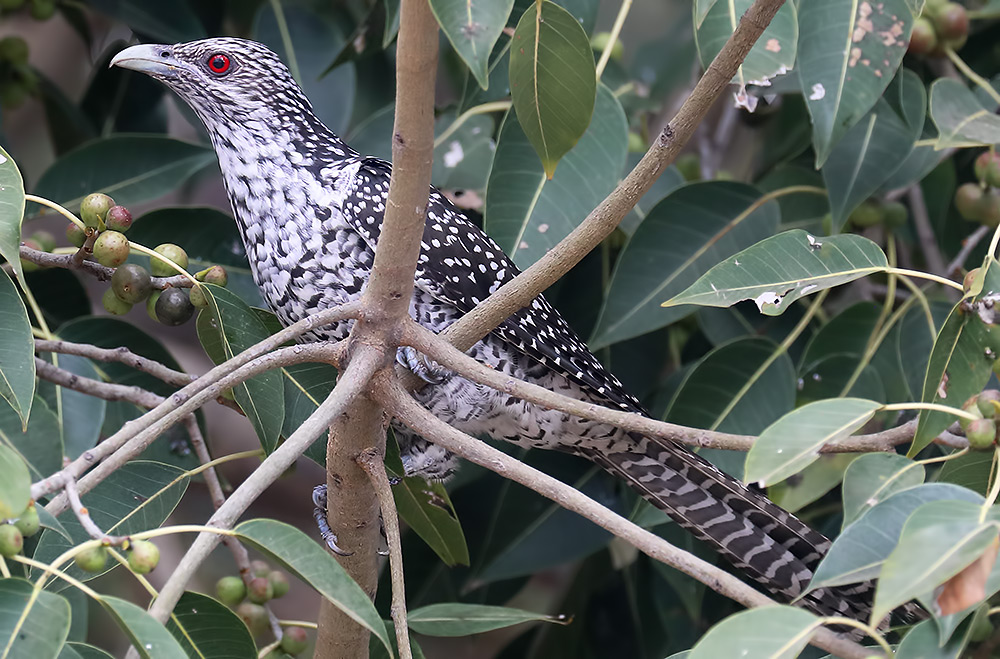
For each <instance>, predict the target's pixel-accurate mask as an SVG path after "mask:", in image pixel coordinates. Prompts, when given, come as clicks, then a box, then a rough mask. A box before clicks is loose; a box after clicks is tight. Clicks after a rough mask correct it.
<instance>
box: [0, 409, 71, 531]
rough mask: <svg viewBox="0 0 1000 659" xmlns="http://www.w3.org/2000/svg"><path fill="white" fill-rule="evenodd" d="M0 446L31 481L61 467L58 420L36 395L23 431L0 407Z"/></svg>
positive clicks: (18, 421)
mask: <svg viewBox="0 0 1000 659" xmlns="http://www.w3.org/2000/svg"><path fill="white" fill-rule="evenodd" d="M0 446H6V447H7V448H9V449H12V450H13V451H14V452H15V453H17V455H18V456H19V457H20V458H21V459H22V460H24V462H25V464H27V465H28V472H29V473H30V474H31V480H32V481H35V480H39V479H41V478H44V477H45V476H48V475H49V474H52V473H54V472H56V471H59V469H60V468H61V467H62V459H63V444H62V436H61V434H60V432H59V420H58V419H57V418H56V416H55V414H53V413H52V411H51V410H50V409H49V406H48V405H47V404H46V403H45V401H44V400H42V399H41V398H39V397H37V396H36V398H35V402H34V403H33V405H32V414H31V418H30V419H28V427H27V429H23V427H22V426H21V419H20V417H18V416H17V414H16V413H15V412H14V410H13V409H11V408H10V407H8V406H6V405H0ZM0 473H3V474H5V473H6V472H4V471H0ZM22 510H23V508H22ZM0 517H2V515H0Z"/></svg>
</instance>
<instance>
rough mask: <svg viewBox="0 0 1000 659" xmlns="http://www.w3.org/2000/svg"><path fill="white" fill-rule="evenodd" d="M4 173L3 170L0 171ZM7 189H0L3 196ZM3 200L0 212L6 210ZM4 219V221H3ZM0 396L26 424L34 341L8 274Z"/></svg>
mask: <svg viewBox="0 0 1000 659" xmlns="http://www.w3.org/2000/svg"><path fill="white" fill-rule="evenodd" d="M0 176H2V172H0ZM3 194H4V191H3V190H0V195H3ZM2 209H3V206H2V199H0V213H2V212H3V210H2ZM0 222H2V220H0ZM0 327H2V328H3V332H2V333H0V397H2V398H3V399H4V400H6V401H7V403H8V404H9V405H10V406H11V407H12V408H13V409H14V411H15V412H17V415H18V416H19V417H20V418H21V423H22V424H23V425H27V423H28V415H29V414H30V413H31V401H32V400H33V399H34V397H35V342H34V340H33V339H32V337H31V323H29V322H28V311H27V309H25V308H24V302H22V301H21V296H20V295H19V294H18V292H17V287H16V286H15V285H14V282H12V281H11V280H10V277H8V276H7V273H6V272H4V273H3V274H2V275H0Z"/></svg>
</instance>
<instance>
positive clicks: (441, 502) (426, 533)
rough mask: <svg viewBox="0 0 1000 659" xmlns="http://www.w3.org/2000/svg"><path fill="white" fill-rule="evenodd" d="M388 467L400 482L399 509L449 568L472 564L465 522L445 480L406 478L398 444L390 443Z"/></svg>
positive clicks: (394, 492)
mask: <svg viewBox="0 0 1000 659" xmlns="http://www.w3.org/2000/svg"><path fill="white" fill-rule="evenodd" d="M385 468H386V471H388V472H389V474H390V475H391V476H394V477H396V478H398V479H399V482H398V483H396V485H394V486H393V488H392V495H393V499H395V501H396V509H397V510H398V511H399V514H400V516H401V517H402V518H403V521H405V522H406V524H407V526H409V527H410V528H411V529H413V531H414V532H415V533H416V534H417V535H419V536H420V537H421V538H422V539H423V541H424V542H426V543H427V545H428V546H429V547H430V548H431V549H433V550H434V553H435V554H437V555H438V557H440V558H441V560H442V561H444V563H445V565H448V566H453V565H469V548H468V546H467V545H466V542H465V534H464V533H463V532H462V523H461V522H460V521H459V519H458V514H457V513H456V512H455V508H454V506H453V505H452V503H451V497H449V496H448V490H446V489H445V487H444V483H442V482H441V481H426V480H424V479H423V478H412V477H411V478H407V477H404V472H403V464H402V462H401V461H400V459H399V448H398V446H397V445H396V443H395V442H394V441H393V442H388V443H387V444H386V456H385Z"/></svg>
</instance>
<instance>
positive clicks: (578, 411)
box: [403, 323, 967, 453]
mask: <svg viewBox="0 0 1000 659" xmlns="http://www.w3.org/2000/svg"><path fill="white" fill-rule="evenodd" d="M403 343H404V344H405V345H409V346H412V347H414V348H416V349H417V351H419V352H420V353H422V354H424V355H427V356H428V357H429V358H430V359H432V360H434V361H435V362H437V363H438V364H440V365H441V366H444V367H445V368H448V369H450V370H452V371H454V372H455V373H458V374H459V375H461V376H462V377H464V378H468V379H470V380H472V381H474V382H478V383H479V384H484V385H486V386H488V387H490V388H492V389H496V390H497V391H502V392H504V393H507V394H510V395H512V396H516V397H517V398H521V399H523V400H526V401H529V402H531V403H535V404H536V405H541V406H543V407H546V408H549V409H556V410H559V411H561V412H566V413H568V414H572V415H574V416H579V417H583V418H585V419H590V420H591V421H598V422H600V423H607V424H609V425H613V426H617V427H619V428H621V429H623V430H630V431H634V432H639V433H642V434H644V435H648V436H650V437H659V438H662V439H667V440H672V441H675V442H680V443H682V444H688V445H691V446H698V447H703V448H714V449H724V450H729V451H749V450H750V448H751V447H752V446H753V443H754V441H756V437H754V436H752V435H734V434H730V433H724V432H717V431H710V430H702V429H700V428H689V427H687V426H680V425H677V424H675V423H668V422H666V421H658V420H656V419H651V418H649V417H646V416H643V415H641V414H636V413H634V412H623V411H622V410H617V409H612V408H609V407H603V406H601V405H597V404H594V403H587V402H584V401H581V400H577V399H575V398H570V397H568V396H564V395H562V394H559V393H556V392H554V391H551V390H549V389H546V388H544V387H540V386H538V385H536V384H533V383H530V382H524V381H523V380H518V379H517V378H514V377H511V376H508V375H505V374H503V373H500V372H499V371H496V370H494V369H491V368H489V367H487V366H484V365H483V364H480V363H479V362H477V361H476V360H474V359H473V358H471V357H469V356H468V355H466V354H465V353H462V352H459V351H458V350H456V349H455V348H454V346H452V345H451V344H449V343H447V342H446V341H444V340H443V339H441V338H440V336H438V335H435V334H434V333H433V332H431V331H430V330H428V329H426V328H424V327H421V326H420V325H417V324H416V323H411V324H409V325H408V327H407V328H406V331H405V332H404V334H403ZM916 429H917V422H916V420H913V421H910V422H907V423H904V424H903V425H900V426H896V427H895V428H890V429H888V430H883V431H882V432H878V433H873V434H868V435H852V436H851V437H846V438H844V439H841V440H838V441H836V442H831V443H829V444H826V445H824V446H823V447H821V448H820V452H822V453H862V452H874V451H889V450H892V449H893V448H894V447H896V446H898V445H900V444H905V443H906V442H908V441H910V440H912V439H913V435H914V433H915V432H916ZM945 439H947V441H941V443H944V444H947V445H949V446H952V445H954V443H955V440H954V439H953V438H951V436H949V437H948V438H945ZM958 443H959V444H960V445H961V446H967V444H965V443H964V442H962V441H961V440H959V442H958Z"/></svg>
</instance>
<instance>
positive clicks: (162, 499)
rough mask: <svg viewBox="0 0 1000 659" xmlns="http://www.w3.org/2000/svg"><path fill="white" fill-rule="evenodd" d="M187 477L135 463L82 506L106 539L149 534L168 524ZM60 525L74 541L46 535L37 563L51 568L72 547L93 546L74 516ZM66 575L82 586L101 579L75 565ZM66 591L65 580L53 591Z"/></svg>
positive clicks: (70, 514)
mask: <svg viewBox="0 0 1000 659" xmlns="http://www.w3.org/2000/svg"><path fill="white" fill-rule="evenodd" d="M184 473H185V472H184V471H182V470H180V469H178V468H177V467H173V466H171V465H166V464H162V463H159V462H148V461H145V460H134V461H132V462H129V463H127V464H125V465H124V466H123V467H121V468H120V469H118V470H117V471H116V472H114V473H113V474H111V475H110V476H108V478H106V479H105V480H104V481H102V482H101V483H99V484H98V485H97V486H96V487H95V488H94V489H93V490H91V491H90V492H88V493H86V494H84V495H83V496H82V497H81V500H82V501H83V505H84V506H86V507H87V510H89V511H90V516H91V518H92V519H93V520H94V523H95V524H97V526H98V528H100V529H101V530H102V531H104V532H105V533H108V534H111V535H131V534H133V533H139V532H140V531H148V530H150V529H155V528H157V527H159V526H160V525H161V524H163V522H164V521H165V520H166V519H167V517H168V516H169V515H170V513H171V512H173V510H174V507H176V506H177V503H178V502H179V501H180V499H181V497H182V496H183V495H184V491H185V490H186V489H187V482H188V479H187V477H186V476H185V475H184ZM58 520H59V522H60V523H61V524H62V525H63V528H64V529H65V532H66V533H68V534H69V535H70V537H71V538H72V540H71V541H67V540H66V538H65V537H63V535H62V534H60V533H58V532H57V531H50V530H46V531H44V532H43V533H42V535H41V538H39V540H38V547H37V548H36V549H35V556H34V558H35V559H36V560H39V561H42V562H43V563H49V562H51V561H53V560H54V559H55V558H56V557H58V556H60V555H61V554H62V553H63V552H64V551H66V550H67V549H69V548H70V547H73V546H75V545H78V544H80V543H81V542H84V541H86V540H90V535H89V534H88V533H87V532H86V531H85V530H84V529H83V527H82V526H80V522H79V521H78V520H77V518H76V515H74V514H73V511H72V510H66V511H64V512H63V513H62V514H61V515H59V517H58ZM115 565H117V563H116V562H115V561H108V566H107V569H106V570H104V572H107V571H108V570H111V569H112V568H113V567H114V566H115ZM63 570H64V571H65V572H66V573H67V574H69V575H70V576H71V577H74V578H76V579H79V580H81V581H87V580H89V579H93V578H94V577H97V576H99V575H98V574H95V573H91V572H84V571H83V570H81V569H80V568H78V567H77V566H76V565H72V564H71V565H68V566H65V565H64V566H63ZM39 574H40V572H39V571H38V570H37V569H32V575H33V578H34V577H37V576H38V575H39ZM101 574H103V572H102V573H101ZM67 587H69V585H68V584H67V583H66V582H64V581H62V580H60V579H55V580H53V581H52V582H51V585H50V586H49V588H51V589H53V590H63V589H65V588H67Z"/></svg>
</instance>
